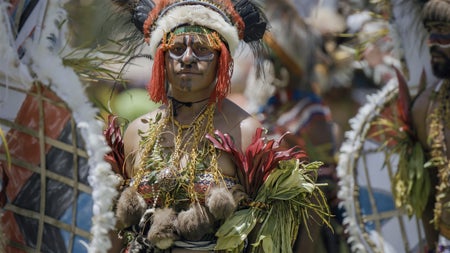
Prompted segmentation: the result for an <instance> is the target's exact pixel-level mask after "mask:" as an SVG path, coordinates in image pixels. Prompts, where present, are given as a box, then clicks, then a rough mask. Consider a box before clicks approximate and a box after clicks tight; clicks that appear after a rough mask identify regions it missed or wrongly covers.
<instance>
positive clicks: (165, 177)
mask: <svg viewBox="0 0 450 253" xmlns="http://www.w3.org/2000/svg"><path fill="white" fill-rule="evenodd" d="M176 171H177V170H176V168H175V167H174V166H173V165H171V166H169V167H166V168H164V169H162V170H161V171H160V172H159V173H158V175H157V176H156V180H157V182H158V184H159V188H160V190H161V191H164V192H170V191H173V190H174V189H175V187H176V186H177V173H176Z"/></svg>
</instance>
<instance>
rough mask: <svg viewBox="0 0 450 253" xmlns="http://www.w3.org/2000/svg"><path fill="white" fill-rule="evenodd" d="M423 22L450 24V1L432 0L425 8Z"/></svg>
mask: <svg viewBox="0 0 450 253" xmlns="http://www.w3.org/2000/svg"><path fill="white" fill-rule="evenodd" d="M423 22H424V23H428V22H442V23H450V0H430V1H428V2H427V3H426V4H425V6H424V8H423Z"/></svg>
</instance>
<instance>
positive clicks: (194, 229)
mask: <svg viewBox="0 0 450 253" xmlns="http://www.w3.org/2000/svg"><path fill="white" fill-rule="evenodd" d="M213 231H214V217H213V216H212V215H211V213H209V212H208V210H207V209H206V207H204V206H202V205H200V203H192V204H191V206H190V208H189V209H188V210H186V211H182V212H180V213H179V214H178V233H179V235H180V236H182V237H183V238H184V239H186V240H190V241H198V240H200V239H202V237H203V236H204V235H206V234H209V233H212V232H213Z"/></svg>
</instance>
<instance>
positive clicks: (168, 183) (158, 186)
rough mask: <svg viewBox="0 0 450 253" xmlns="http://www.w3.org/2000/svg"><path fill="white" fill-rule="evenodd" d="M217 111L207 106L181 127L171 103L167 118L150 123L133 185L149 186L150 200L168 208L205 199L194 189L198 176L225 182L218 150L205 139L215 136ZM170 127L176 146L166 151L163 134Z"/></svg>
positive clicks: (212, 106) (212, 105)
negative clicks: (219, 162)
mask: <svg viewBox="0 0 450 253" xmlns="http://www.w3.org/2000/svg"><path fill="white" fill-rule="evenodd" d="M215 108H216V107H215V104H208V105H205V107H204V108H203V109H202V110H201V111H200V113H199V114H198V115H197V116H196V117H195V118H194V120H193V121H192V122H191V124H189V125H182V124H180V123H179V122H178V121H177V120H176V119H175V118H174V117H173V105H172V103H169V106H168V108H167V110H166V112H165V115H164V117H163V116H161V115H159V116H158V117H156V119H155V120H154V121H153V122H150V123H149V125H150V126H149V130H148V131H147V132H145V133H142V134H141V137H142V139H141V143H140V145H141V147H142V149H141V153H140V154H141V156H140V157H141V161H140V164H139V170H138V172H137V173H136V176H135V177H134V179H133V182H132V186H133V187H135V188H138V187H139V185H140V184H142V183H143V182H145V183H146V184H148V185H150V186H151V187H152V191H151V192H152V193H151V194H152V195H151V196H147V197H151V198H153V200H154V204H156V200H158V199H159V200H161V203H162V205H164V206H165V207H172V206H174V205H177V203H179V202H185V203H186V202H189V203H192V202H197V201H199V200H200V199H203V198H204V196H201V195H200V193H199V192H198V191H196V189H195V182H196V180H197V178H198V177H199V175H201V174H205V173H209V174H211V175H213V183H214V184H218V183H219V182H221V181H222V180H223V175H222V174H221V172H220V170H219V169H218V162H217V159H218V157H217V153H216V149H215V148H214V145H213V144H212V143H211V142H209V141H208V140H207V139H205V138H204V137H205V135H206V134H207V133H209V134H213V131H214V125H213V119H214V111H215ZM170 126H172V132H173V134H174V147H173V150H171V152H167V148H163V147H161V145H160V142H161V138H162V133H163V132H165V131H167V129H169V128H170ZM169 132H170V131H169ZM164 151H166V152H164ZM153 187H154V188H155V189H154V188H153Z"/></svg>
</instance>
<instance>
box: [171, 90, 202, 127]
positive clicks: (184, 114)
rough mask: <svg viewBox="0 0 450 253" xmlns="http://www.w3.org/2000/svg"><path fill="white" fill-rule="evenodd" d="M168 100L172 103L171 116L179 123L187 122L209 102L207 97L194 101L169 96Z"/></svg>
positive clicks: (196, 115)
mask: <svg viewBox="0 0 450 253" xmlns="http://www.w3.org/2000/svg"><path fill="white" fill-rule="evenodd" d="M169 101H170V103H172V105H171V106H172V112H173V117H174V118H175V119H176V120H177V121H179V122H180V123H181V124H189V123H190V122H191V121H192V120H193V119H194V118H196V117H198V115H199V114H201V113H202V112H203V111H204V110H205V109H206V107H207V105H208V104H209V97H207V98H203V99H200V100H195V101H187V100H181V101H180V100H178V99H176V98H174V97H170V96H169Z"/></svg>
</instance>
